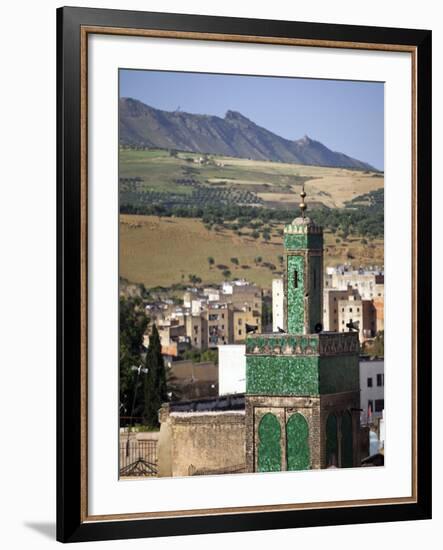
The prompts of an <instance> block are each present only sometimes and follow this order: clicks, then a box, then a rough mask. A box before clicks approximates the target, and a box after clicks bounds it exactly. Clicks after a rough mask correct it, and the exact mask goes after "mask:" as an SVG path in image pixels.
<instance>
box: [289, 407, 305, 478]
mask: <svg viewBox="0 0 443 550" xmlns="http://www.w3.org/2000/svg"><path fill="white" fill-rule="evenodd" d="M308 437H309V426H308V423H307V422H306V419H305V417H304V416H303V415H301V414H300V413H296V414H293V415H292V416H291V417H290V419H289V420H288V422H287V424H286V448H287V453H286V454H287V457H286V460H287V466H288V470H309V468H310V466H311V460H310V453H309V441H308Z"/></svg>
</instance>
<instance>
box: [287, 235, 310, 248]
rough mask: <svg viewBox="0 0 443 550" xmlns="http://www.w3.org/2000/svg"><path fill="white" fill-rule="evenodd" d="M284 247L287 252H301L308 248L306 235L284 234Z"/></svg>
mask: <svg viewBox="0 0 443 550" xmlns="http://www.w3.org/2000/svg"><path fill="white" fill-rule="evenodd" d="M284 246H285V248H286V249H287V250H303V249H305V248H308V235H307V234H306V233H299V234H289V233H286V234H285V236H284Z"/></svg>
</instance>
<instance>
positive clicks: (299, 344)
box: [245, 186, 360, 472]
mask: <svg viewBox="0 0 443 550" xmlns="http://www.w3.org/2000/svg"><path fill="white" fill-rule="evenodd" d="M300 196H301V202H300V211H301V216H300V217H298V218H295V219H294V220H293V221H292V222H291V223H290V224H288V225H287V226H286V227H285V229H284V256H285V266H286V273H285V285H284V294H285V297H284V304H285V307H284V310H285V329H284V331H283V332H279V333H271V334H251V335H249V336H248V338H247V340H246V396H245V397H246V398H245V402H246V411H245V412H246V416H245V428H246V468H247V471H248V472H271V471H278V470H307V469H311V468H313V469H316V468H327V467H329V466H338V467H342V468H346V467H351V466H358V465H360V447H359V445H360V417H359V408H360V381H359V359H358V357H359V341H358V334H356V333H355V332H340V333H338V332H324V331H323V329H322V308H323V306H322V297H323V230H322V228H321V227H319V226H318V225H316V224H315V223H314V222H313V221H312V220H311V219H310V218H308V217H307V216H306V210H307V205H306V203H305V198H306V193H305V189H304V186H303V188H302V192H301V194H300Z"/></svg>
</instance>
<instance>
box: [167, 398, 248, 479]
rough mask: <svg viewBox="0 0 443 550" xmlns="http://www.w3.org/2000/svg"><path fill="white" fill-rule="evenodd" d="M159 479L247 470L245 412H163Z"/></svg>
mask: <svg viewBox="0 0 443 550" xmlns="http://www.w3.org/2000/svg"><path fill="white" fill-rule="evenodd" d="M160 422H161V427H160V438H159V449H158V459H159V464H158V475H159V477H176V476H188V475H195V474H198V473H205V472H208V471H209V472H211V473H217V471H224V472H225V473H229V472H230V471H232V472H235V471H238V470H241V469H244V467H245V414H244V411H223V412H208V411H205V412H170V411H169V409H168V407H167V406H166V407H163V408H162V410H161V412H160Z"/></svg>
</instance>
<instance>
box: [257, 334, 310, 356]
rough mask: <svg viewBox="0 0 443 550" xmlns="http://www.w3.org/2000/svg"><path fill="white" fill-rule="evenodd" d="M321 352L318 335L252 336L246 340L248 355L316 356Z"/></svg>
mask: <svg viewBox="0 0 443 550" xmlns="http://www.w3.org/2000/svg"><path fill="white" fill-rule="evenodd" d="M318 352H319V336H318V334H310V335H303V334H299V335H295V334H282V335H276V334H265V335H257V334H255V335H251V336H248V337H247V338H246V353H247V354H254V353H258V354H266V355H279V354H282V355H284V354H288V353H290V354H292V355H296V354H303V353H306V354H316V353H318Z"/></svg>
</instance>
